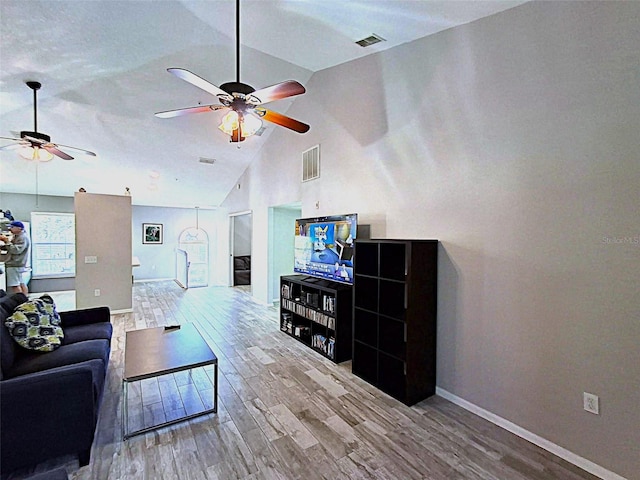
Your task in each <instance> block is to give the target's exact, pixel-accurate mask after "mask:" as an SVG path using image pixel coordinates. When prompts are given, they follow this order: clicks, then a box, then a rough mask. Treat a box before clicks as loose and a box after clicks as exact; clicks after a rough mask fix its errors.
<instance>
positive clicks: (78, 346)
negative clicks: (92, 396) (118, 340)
mask: <svg viewBox="0 0 640 480" xmlns="http://www.w3.org/2000/svg"><path fill="white" fill-rule="evenodd" d="M110 351H111V345H110V342H109V341H108V340H104V339H98V340H86V341H84V342H77V343H72V344H70V345H62V346H61V347H60V348H58V349H57V350H55V351H53V352H51V353H47V354H46V355H42V354H40V353H36V352H31V351H28V350H22V352H20V354H19V355H18V361H16V362H15V363H14V365H13V368H11V369H5V370H4V377H5V378H13V377H17V376H20V375H26V374H28V373H34V372H40V371H43V370H48V369H50V368H56V367H62V366H64V365H71V364H73V363H80V362H84V361H85V360H94V359H97V360H102V363H103V365H104V366H105V369H106V366H107V365H108V364H109V352H110Z"/></svg>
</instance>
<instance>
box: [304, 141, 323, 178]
mask: <svg viewBox="0 0 640 480" xmlns="http://www.w3.org/2000/svg"><path fill="white" fill-rule="evenodd" d="M319 177H320V145H316V146H315V147H311V148H310V149H309V150H305V151H304V152H302V181H303V182H308V181H309V180H313V179H314V178H319Z"/></svg>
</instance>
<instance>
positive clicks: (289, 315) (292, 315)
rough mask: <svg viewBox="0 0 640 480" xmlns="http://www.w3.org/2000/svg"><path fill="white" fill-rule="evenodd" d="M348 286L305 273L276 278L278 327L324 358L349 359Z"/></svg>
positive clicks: (349, 313) (349, 290) (349, 299)
mask: <svg viewBox="0 0 640 480" xmlns="http://www.w3.org/2000/svg"><path fill="white" fill-rule="evenodd" d="M351 291H352V288H351V286H350V285H345V284H343V283H339V282H334V281H331V280H326V279H322V278H317V277H311V276H308V275H285V276H282V277H280V330H282V331H283V332H285V333H286V334H288V335H290V336H292V337H294V338H295V339H297V340H299V341H300V342H302V343H304V344H305V345H307V346H308V347H310V348H312V349H313V350H315V351H316V352H318V353H320V354H321V355H323V356H325V357H327V358H328V359H330V360H332V361H334V362H336V363H340V362H344V361H345V360H350V359H351V333H352V330H351V328H352V321H351V318H352V317H351V315H352V305H353V303H352V295H351Z"/></svg>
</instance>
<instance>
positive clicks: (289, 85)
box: [246, 80, 306, 105]
mask: <svg viewBox="0 0 640 480" xmlns="http://www.w3.org/2000/svg"><path fill="white" fill-rule="evenodd" d="M304 92H306V90H305V88H304V87H303V86H302V85H301V84H299V83H298V82H296V81H295V80H287V81H286V82H281V83H278V84H276V85H271V86H270V87H265V88H261V89H260V90H256V91H255V92H253V93H251V94H249V95H247V98H246V101H247V103H250V104H252V105H262V104H263V103H269V102H273V101H275V100H280V99H282V98H288V97H293V96H295V95H300V94H302V93H304Z"/></svg>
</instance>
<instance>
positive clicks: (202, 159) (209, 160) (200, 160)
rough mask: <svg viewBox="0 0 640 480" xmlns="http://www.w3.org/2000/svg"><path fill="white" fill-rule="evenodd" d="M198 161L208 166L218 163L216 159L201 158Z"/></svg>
mask: <svg viewBox="0 0 640 480" xmlns="http://www.w3.org/2000/svg"><path fill="white" fill-rule="evenodd" d="M198 161H199V162H200V163H206V164H207V165H213V164H214V163H216V159H215V158H205V157H200V159H199V160H198Z"/></svg>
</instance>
